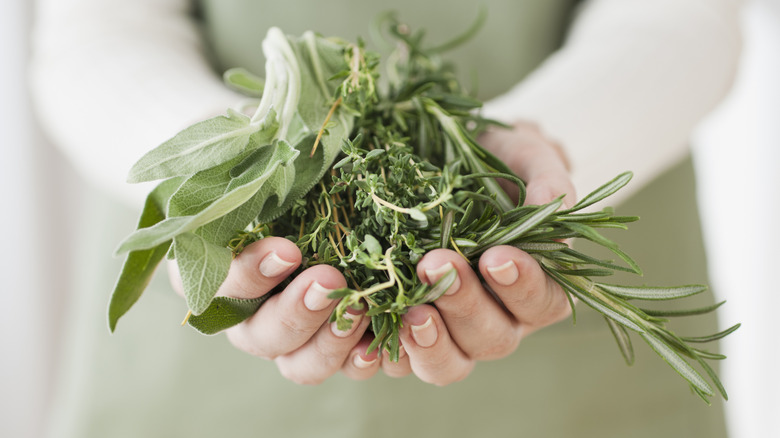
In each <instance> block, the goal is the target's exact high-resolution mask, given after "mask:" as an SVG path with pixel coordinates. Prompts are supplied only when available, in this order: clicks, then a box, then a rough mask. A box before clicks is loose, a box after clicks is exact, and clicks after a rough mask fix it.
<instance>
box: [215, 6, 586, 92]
mask: <svg viewBox="0 0 780 438" xmlns="http://www.w3.org/2000/svg"><path fill="white" fill-rule="evenodd" d="M575 3H576V1H573V0H524V1H518V0H479V1H475V0H468V1H458V2H453V1H451V0H424V1H420V0H394V1H393V2H387V3H385V2H378V1H371V0H336V1H328V2H316V1H312V0H285V1H278V2H269V1H254V0H215V1H212V0H204V1H202V2H201V4H202V15H203V16H204V19H205V24H206V26H205V31H206V34H207V36H208V40H209V41H210V42H211V48H212V55H213V57H214V59H215V62H216V64H217V65H218V68H219V69H220V70H224V69H228V68H231V67H245V68H247V69H249V70H250V71H253V72H255V73H258V74H261V75H262V74H263V73H264V64H265V61H264V59H263V57H262V53H261V50H260V42H261V41H262V40H263V38H264V37H265V33H266V31H267V30H268V28H269V27H271V26H276V27H279V28H280V29H282V31H284V32H285V33H287V34H291V35H300V34H302V33H303V32H305V31H307V30H314V31H316V32H319V33H321V34H322V35H325V36H337V37H342V38H348V39H350V40H355V39H356V38H357V37H359V36H360V37H363V39H365V40H366V42H367V43H368V44H369V47H372V48H375V47H376V46H375V45H373V44H372V40H371V38H370V35H369V24H370V23H371V21H372V20H374V19H375V17H376V16H378V15H379V14H380V13H382V12H385V11H395V12H397V13H398V17H399V18H400V19H401V20H402V21H403V22H404V23H407V24H408V25H409V26H410V28H411V29H412V30H413V31H414V30H417V29H424V30H425V32H426V41H428V43H429V44H431V45H438V44H440V43H443V42H445V41H448V40H449V39H451V38H453V37H455V36H457V35H460V34H461V33H462V32H463V31H465V30H466V29H467V28H468V27H469V26H470V25H471V24H472V23H473V22H474V20H475V19H476V17H477V15H478V12H479V10H480V5H484V6H485V7H487V21H486V22H485V25H484V26H483V27H482V29H481V30H480V32H479V34H477V36H476V37H475V38H474V39H473V40H471V41H469V42H468V43H467V44H465V45H463V46H461V47H459V48H458V49H456V50H453V51H452V52H449V53H448V56H447V59H448V60H452V61H453V62H454V63H455V64H456V66H457V69H458V70H457V71H459V72H461V73H462V78H463V79H464V83H466V84H470V83H471V81H472V78H473V77H474V76H475V75H476V77H477V82H478V87H477V92H478V94H479V96H480V97H482V98H490V97H494V96H496V95H498V94H501V93H503V92H505V91H506V90H508V89H509V88H510V87H511V86H513V85H515V84H516V83H517V82H518V81H520V79H522V78H523V77H524V76H525V75H526V74H528V73H529V72H530V71H531V70H532V69H533V68H535V67H536V66H537V65H538V64H539V63H540V62H542V60H544V58H546V57H547V56H548V55H549V54H550V53H551V52H552V51H553V50H555V49H556V48H557V47H558V46H559V45H560V43H561V42H562V41H563V35H564V32H565V29H566V26H567V25H568V23H569V20H570V17H571V13H572V9H573V5H574V4H575Z"/></svg>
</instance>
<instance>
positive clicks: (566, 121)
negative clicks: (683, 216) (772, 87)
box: [485, 0, 742, 199]
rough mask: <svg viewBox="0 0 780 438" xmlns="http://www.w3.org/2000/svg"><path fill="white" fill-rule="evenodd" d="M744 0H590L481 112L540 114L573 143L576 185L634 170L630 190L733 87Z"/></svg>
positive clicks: (683, 147)
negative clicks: (556, 45) (546, 52)
mask: <svg viewBox="0 0 780 438" xmlns="http://www.w3.org/2000/svg"><path fill="white" fill-rule="evenodd" d="M741 3H742V2H741V1H739V0H653V1H647V0H592V1H589V2H588V3H586V4H585V5H584V7H583V9H582V10H581V11H580V13H579V14H578V15H577V17H576V19H575V21H574V23H573V25H572V28H571V30H570V32H569V35H568V37H567V40H566V42H565V44H564V45H563V47H562V48H561V49H560V50H559V51H557V52H556V53H554V54H553V55H552V56H551V57H550V58H548V59H547V60H546V61H545V62H544V63H543V64H542V65H541V66H540V67H539V68H538V69H537V70H535V71H534V72H533V73H532V74H531V75H530V76H529V77H528V78H527V79H525V80H524V81H522V82H521V83H520V84H518V85H517V86H516V87H515V88H513V89H512V90H511V91H509V92H508V93H506V94H505V95H503V96H501V97H499V98H497V99H495V100H494V101H492V102H489V103H488V104H487V105H486V107H485V114H486V115H488V116H490V117H493V118H496V119H498V120H504V121H509V122H511V121H514V120H518V119H524V120H529V121H533V122H536V123H537V124H538V125H539V126H540V127H541V128H542V130H543V131H544V132H545V133H546V134H547V135H548V136H549V137H550V138H551V139H554V140H556V141H558V142H559V143H560V144H561V145H562V146H563V147H564V149H565V150H566V152H567V153H568V155H569V158H570V159H571V162H572V169H573V179H574V184H575V188H576V189H577V192H578V194H580V195H583V194H585V193H588V192H589V191H591V190H593V189H595V188H596V187H598V186H599V185H601V184H603V183H604V182H606V181H607V180H609V179H611V178H612V177H614V176H616V175H617V174H619V173H620V172H622V171H625V170H633V171H634V174H635V176H634V181H633V182H632V183H631V184H630V185H629V187H628V188H627V189H628V190H624V191H621V192H623V193H621V194H622V196H623V198H621V199H624V197H625V196H627V195H628V194H630V193H631V192H632V190H636V189H638V188H641V186H642V185H643V184H644V183H646V182H648V181H650V180H652V179H653V178H655V177H656V176H657V175H658V174H659V173H661V172H662V171H663V170H664V169H665V168H667V167H668V166H669V165H671V164H673V163H674V162H676V161H677V160H679V159H680V158H681V157H682V156H683V155H684V154H685V153H686V152H687V141H688V137H689V135H690V133H691V130H692V129H693V128H694V126H695V125H696V123H697V122H698V121H699V120H700V119H702V118H703V117H704V116H705V115H706V114H707V112H709V111H710V110H711V109H712V108H713V107H714V106H715V105H716V104H717V103H718V101H719V100H720V99H721V98H722V97H724V96H725V94H726V92H727V91H728V89H729V87H730V84H731V82H732V79H733V77H734V76H735V73H736V67H737V64H738V62H737V61H738V58H739V51H740V45H741V44H740V42H741V41H740V32H739V13H740V6H741Z"/></svg>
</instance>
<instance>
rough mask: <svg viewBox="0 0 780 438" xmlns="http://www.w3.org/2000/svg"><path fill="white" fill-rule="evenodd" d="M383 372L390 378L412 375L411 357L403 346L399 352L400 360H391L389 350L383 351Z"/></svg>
mask: <svg viewBox="0 0 780 438" xmlns="http://www.w3.org/2000/svg"><path fill="white" fill-rule="evenodd" d="M382 371H383V372H384V373H385V374H386V375H387V376H389V377H404V376H408V375H409V374H411V373H412V366H411V365H410V364H409V355H408V354H406V349H405V348H404V346H403V345H401V347H400V350H399V351H398V360H397V361H394V360H392V359H390V353H388V352H387V350H384V351H382Z"/></svg>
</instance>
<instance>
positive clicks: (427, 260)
mask: <svg viewBox="0 0 780 438" xmlns="http://www.w3.org/2000/svg"><path fill="white" fill-rule="evenodd" d="M480 143H481V144H482V145H483V146H485V147H486V148H488V149H489V150H490V151H491V152H493V153H494V154H495V155H496V156H497V157H499V158H500V159H502V160H503V161H504V162H505V163H507V165H509V167H510V168H512V169H513V170H515V172H516V173H517V174H518V175H519V176H520V177H521V178H522V179H523V180H525V181H527V197H526V203H527V204H545V203H548V202H550V201H552V200H553V199H554V198H556V197H557V196H559V195H561V194H566V195H567V196H566V197H565V198H564V200H563V204H564V208H567V207H570V206H572V205H573V204H574V201H575V194H574V187H573V185H572V183H571V180H570V179H569V171H568V163H567V162H566V158H565V156H564V155H563V153H562V151H561V149H560V148H559V147H558V146H557V145H556V144H554V143H553V142H551V141H549V140H548V139H546V138H545V137H544V136H543V135H542V134H541V133H540V132H539V130H538V129H537V128H536V127H535V126H534V125H531V124H529V123H518V124H516V125H515V126H514V129H512V130H495V131H490V132H489V133H487V134H486V135H485V136H484V137H483V138H481V139H480ZM504 188H505V190H507V192H509V193H510V195H513V196H514V197H515V198H516V196H517V188H516V187H513V186H511V185H509V184H507V185H505V186H504ZM452 268H455V269H456V270H457V271H458V278H457V280H455V283H453V285H452V286H450V288H449V290H447V292H445V295H443V296H442V297H440V298H439V299H438V300H437V301H436V305H435V307H434V306H431V305H424V306H417V307H415V308H413V309H411V310H410V311H409V312H408V313H407V314H406V315H404V318H403V321H404V327H403V329H402V330H401V342H402V344H403V346H404V350H405V353H406V354H405V355H404V356H403V357H402V358H401V360H399V362H398V363H393V362H390V361H388V360H383V361H382V367H383V369H384V371H385V372H386V373H387V374H389V375H393V376H402V375H405V374H408V373H410V372H413V373H414V374H415V375H417V376H418V377H419V378H420V379H422V380H423V381H426V382H429V383H434V384H437V385H445V384H449V383H452V382H455V381H458V380H461V379H463V378H464V377H466V376H467V375H468V374H469V373H470V372H471V370H472V369H473V367H474V364H475V361H477V360H492V359H498V358H501V357H504V356H506V355H508V354H510V353H512V352H513V351H514V350H515V349H516V348H517V346H518V344H519V342H520V340H521V339H522V338H523V337H524V336H527V335H528V334H530V333H532V332H533V331H536V330H538V329H540V328H542V327H545V326H547V325H550V324H553V323H555V322H557V321H560V320H562V319H564V318H566V317H567V316H568V315H569V314H570V312H571V309H570V306H569V302H568V299H567V298H566V296H565V294H564V292H563V291H562V290H561V288H560V286H558V284H557V283H555V282H554V281H553V280H551V279H550V278H549V277H547V275H545V273H544V272H543V271H542V269H541V268H540V267H539V265H538V264H537V262H536V261H535V260H534V259H533V258H532V257H531V256H529V255H528V254H526V253H525V252H523V251H521V250H519V249H517V248H514V247H511V246H498V247H494V248H491V249H489V250H488V251H486V252H485V253H484V254H483V255H482V257H481V258H480V260H479V271H480V273H481V274H482V276H483V278H484V279H485V281H486V282H487V285H488V286H489V288H490V290H487V289H485V288H484V287H483V286H482V284H481V283H480V280H479V278H478V277H477V274H476V273H475V272H474V271H473V270H472V269H471V267H470V266H469V264H468V263H467V262H466V261H465V259H463V257H461V256H460V255H459V254H457V253H456V252H454V251H451V250H444V249H442V250H435V251H431V252H430V253H428V254H426V255H425V257H423V259H422V260H421V261H420V262H419V263H418V265H417V274H418V276H419V278H420V279H421V280H422V281H424V282H427V283H433V282H435V281H436V280H438V279H439V278H440V277H441V276H442V275H444V274H445V273H446V272H448V271H449V270H450V269H452ZM491 291H492V292H491ZM493 293H495V295H493Z"/></svg>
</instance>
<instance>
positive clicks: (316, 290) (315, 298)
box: [303, 281, 332, 312]
mask: <svg viewBox="0 0 780 438" xmlns="http://www.w3.org/2000/svg"><path fill="white" fill-rule="evenodd" d="M329 293H331V290H330V289H326V288H324V287H322V285H321V284H319V283H317V282H316V281H313V282H312V283H311V285H310V286H309V288H308V289H306V293H305V294H304V295H303V304H304V305H305V306H306V308H307V309H309V310H311V311H314V312H316V311H317V310H322V309H324V308H326V307H328V306H329V305H330V303H331V302H332V300H331V299H330V298H328V294H329Z"/></svg>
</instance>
